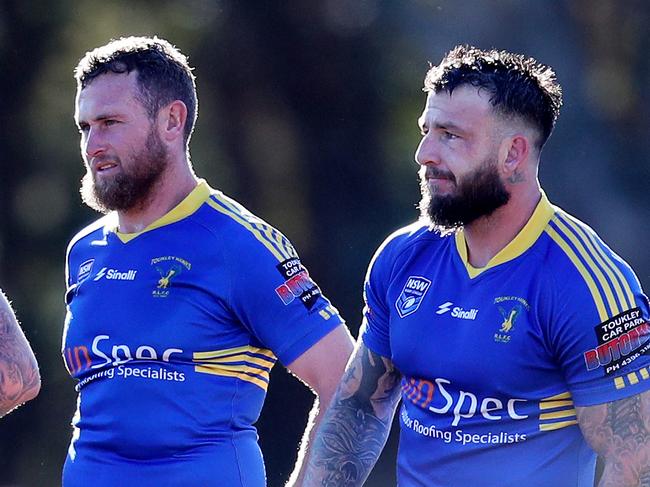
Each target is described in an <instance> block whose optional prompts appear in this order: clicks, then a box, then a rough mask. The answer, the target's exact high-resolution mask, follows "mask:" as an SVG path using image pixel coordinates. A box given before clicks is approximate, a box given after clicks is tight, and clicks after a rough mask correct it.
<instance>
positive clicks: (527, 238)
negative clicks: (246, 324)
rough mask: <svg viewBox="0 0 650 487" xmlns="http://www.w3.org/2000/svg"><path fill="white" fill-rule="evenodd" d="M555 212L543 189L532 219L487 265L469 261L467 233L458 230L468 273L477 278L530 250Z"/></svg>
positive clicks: (457, 238)
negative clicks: (474, 264) (478, 264)
mask: <svg viewBox="0 0 650 487" xmlns="http://www.w3.org/2000/svg"><path fill="white" fill-rule="evenodd" d="M554 213H555V208H554V207H553V206H552V205H551V203H550V202H549V201H548V198H547V197H546V194H544V192H543V191H542V197H541V199H540V200H539V203H537V206H536V207H535V211H533V214H532V215H531V217H530V219H529V220H528V222H527V223H526V225H524V228H522V229H521V230H520V231H519V233H518V234H517V235H516V236H515V238H514V239H512V240H511V241H510V243H509V244H508V245H506V246H505V247H504V248H503V249H501V250H500V251H499V252H498V253H497V254H496V255H495V256H494V257H492V258H491V259H490V261H489V262H488V263H487V265H486V266H485V267H474V266H473V265H472V264H470V263H469V261H468V259H467V245H466V244H465V234H464V232H463V230H462V229H461V230H459V231H458V232H456V235H455V238H456V249H457V250H458V254H459V255H460V258H461V260H462V262H463V264H464V265H465V268H466V269H467V273H468V274H469V277H470V278H471V279H473V278H475V277H476V276H478V275H479V274H481V273H482V272H484V271H486V270H488V269H490V268H492V267H495V266H498V265H499V264H503V263H504V262H508V261H510V260H513V259H515V258H517V257H519V256H520V255H521V254H523V253H524V252H525V251H526V250H528V249H529V248H530V247H532V245H533V244H534V243H535V242H536V241H537V239H538V238H539V236H540V235H541V234H542V232H543V231H544V228H546V225H547V224H548V222H549V221H550V220H551V218H552V217H553V214H554Z"/></svg>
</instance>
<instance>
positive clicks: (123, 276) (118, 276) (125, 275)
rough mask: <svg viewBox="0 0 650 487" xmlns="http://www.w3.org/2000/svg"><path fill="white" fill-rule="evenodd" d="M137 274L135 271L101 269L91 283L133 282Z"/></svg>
mask: <svg viewBox="0 0 650 487" xmlns="http://www.w3.org/2000/svg"><path fill="white" fill-rule="evenodd" d="M137 273H138V271H136V270H135V269H128V270H126V271H125V270H121V269H111V268H108V267H102V268H101V270H100V271H99V272H98V273H97V275H96V276H95V278H94V279H93V281H100V280H102V279H106V280H109V281H135V276H136V274H137Z"/></svg>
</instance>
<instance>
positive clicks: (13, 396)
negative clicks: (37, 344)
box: [0, 291, 41, 416]
mask: <svg viewBox="0 0 650 487" xmlns="http://www.w3.org/2000/svg"><path fill="white" fill-rule="evenodd" d="M40 388H41V378H40V375H39V373H38V364H37V363H36V358H35V357H34V353H33V352H32V349H31V348H30V346H29V343H28V342H27V339H26V338H25V335H24V334H23V331H22V330H21V329H20V326H19V325H18V322H17V321H16V316H15V315H14V313H13V311H12V309H11V306H10V305H9V302H8V301H7V298H6V297H5V296H4V294H2V291H0V416H4V415H5V414H7V413H8V412H9V411H11V410H12V409H14V408H15V407H17V406H20V405H21V404H23V403H24V402H26V401H29V400H30V399H33V398H35V397H36V395H37V394H38V391H39V390H40Z"/></svg>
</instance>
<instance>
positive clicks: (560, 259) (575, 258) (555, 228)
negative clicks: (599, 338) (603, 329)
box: [544, 208, 640, 319]
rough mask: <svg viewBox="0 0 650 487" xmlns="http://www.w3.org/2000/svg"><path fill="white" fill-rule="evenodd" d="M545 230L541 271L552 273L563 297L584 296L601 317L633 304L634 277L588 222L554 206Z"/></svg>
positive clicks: (635, 284) (625, 264)
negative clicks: (544, 246) (545, 246)
mask: <svg viewBox="0 0 650 487" xmlns="http://www.w3.org/2000/svg"><path fill="white" fill-rule="evenodd" d="M545 233H546V234H547V235H548V237H549V245H548V248H547V254H546V259H545V262H544V264H545V265H544V271H545V273H546V274H552V275H553V276H554V279H553V280H554V281H555V282H556V283H557V287H558V288H559V287H561V288H562V292H561V294H562V295H563V296H564V297H565V298H566V299H572V298H575V297H577V294H580V295H583V296H588V298H587V299H588V301H590V302H593V304H594V305H595V308H596V309H597V311H598V315H599V317H600V318H601V319H605V318H607V317H608V316H614V315H616V314H618V313H620V312H622V311H624V310H626V309H630V308H632V307H634V303H635V295H636V294H637V293H638V292H639V291H640V284H639V281H638V279H637V277H636V276H635V275H634V272H633V271H632V269H631V268H630V266H629V265H628V264H627V263H626V262H625V261H624V260H623V259H622V258H621V257H620V256H619V255H617V254H616V253H615V252H614V251H613V250H612V249H611V248H609V247H608V246H607V245H606V244H605V242H603V240H602V239H601V238H600V237H599V236H598V234H597V233H596V232H595V231H594V230H593V229H592V228H591V227H589V225H587V224H586V223H584V222H582V221H580V220H579V219H577V218H575V217H574V216H572V215H570V214H568V213H567V212H565V211H563V210H562V209H560V208H556V211H555V213H554V215H553V217H552V218H551V219H550V221H549V223H548V225H547V227H546V229H545ZM572 283H573V285H572Z"/></svg>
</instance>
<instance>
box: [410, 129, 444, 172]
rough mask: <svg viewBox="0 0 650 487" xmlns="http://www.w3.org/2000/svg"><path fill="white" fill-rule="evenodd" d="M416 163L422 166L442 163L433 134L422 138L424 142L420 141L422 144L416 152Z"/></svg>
mask: <svg viewBox="0 0 650 487" xmlns="http://www.w3.org/2000/svg"><path fill="white" fill-rule="evenodd" d="M415 162H416V163H417V164H419V165H420V166H426V165H428V164H439V163H440V157H439V154H438V150H437V148H436V144H435V142H434V140H433V136H432V135H431V134H428V133H427V134H425V135H423V136H422V140H420V144H419V145H418V148H417V149H416V151H415Z"/></svg>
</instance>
